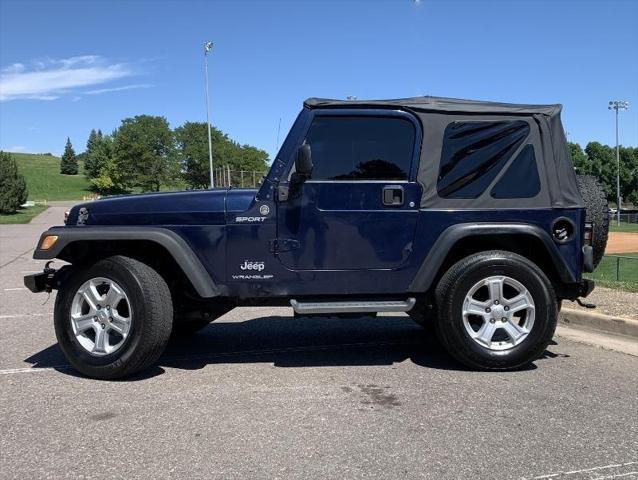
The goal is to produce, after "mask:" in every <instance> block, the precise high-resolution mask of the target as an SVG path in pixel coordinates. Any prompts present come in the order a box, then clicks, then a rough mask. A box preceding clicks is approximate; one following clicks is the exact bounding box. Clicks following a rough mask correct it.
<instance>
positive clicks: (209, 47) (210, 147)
mask: <svg viewBox="0 0 638 480" xmlns="http://www.w3.org/2000/svg"><path fill="white" fill-rule="evenodd" d="M212 49H213V42H206V43H204V75H205V77H206V126H207V127H208V168H209V169H210V188H215V174H214V173H213V140H212V138H211V136H210V102H209V100H208V52H210V51H211V50H212Z"/></svg>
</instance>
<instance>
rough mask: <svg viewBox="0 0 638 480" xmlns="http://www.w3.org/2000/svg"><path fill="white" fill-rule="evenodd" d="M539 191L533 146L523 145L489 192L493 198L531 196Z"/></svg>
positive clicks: (539, 181)
mask: <svg viewBox="0 0 638 480" xmlns="http://www.w3.org/2000/svg"><path fill="white" fill-rule="evenodd" d="M540 191H541V180H540V178H539V176H538V168H537V167H536V155H534V147H533V146H532V145H525V146H524V147H523V150H521V153H519V154H518V156H517V157H516V158H515V159H514V161H513V162H512V163H511V164H510V166H509V167H507V170H506V171H505V173H504V174H503V176H502V177H501V178H500V180H499V181H498V182H497V183H496V185H494V188H492V191H491V192H490V194H491V195H492V197H494V198H532V197H535V196H536V195H538V193H539V192H540Z"/></svg>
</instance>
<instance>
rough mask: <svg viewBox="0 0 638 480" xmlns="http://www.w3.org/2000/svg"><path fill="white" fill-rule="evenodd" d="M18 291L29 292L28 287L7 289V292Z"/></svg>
mask: <svg viewBox="0 0 638 480" xmlns="http://www.w3.org/2000/svg"><path fill="white" fill-rule="evenodd" d="M17 290H27V287H14V288H5V289H4V291H5V292H15V291H17Z"/></svg>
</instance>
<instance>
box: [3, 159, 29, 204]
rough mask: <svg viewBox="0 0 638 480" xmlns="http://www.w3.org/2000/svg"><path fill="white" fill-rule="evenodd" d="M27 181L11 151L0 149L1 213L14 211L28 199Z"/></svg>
mask: <svg viewBox="0 0 638 480" xmlns="http://www.w3.org/2000/svg"><path fill="white" fill-rule="evenodd" d="M27 196H28V191H27V182H26V181H25V180H24V177H23V176H22V174H20V172H18V165H17V164H16V161H15V159H14V158H13V157H12V156H11V154H10V153H6V152H2V151H0V213H14V212H15V211H16V210H17V209H18V208H20V205H22V204H23V203H24V202H26V201H27Z"/></svg>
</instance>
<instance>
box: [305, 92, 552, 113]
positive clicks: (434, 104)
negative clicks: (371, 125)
mask: <svg viewBox="0 0 638 480" xmlns="http://www.w3.org/2000/svg"><path fill="white" fill-rule="evenodd" d="M304 105H305V106H306V107H308V108H320V107H323V108H338V107H348V108H351V107H396V108H407V109H411V110H427V111H430V112H463V113H503V114H528V115H529V114H536V113H538V114H543V115H550V116H551V115H559V114H560V112H561V109H562V106H561V105H559V104H554V105H532V104H523V103H502V102H487V101H483V100H464V99H460V98H447V97H431V96H425V97H411V98H395V99H390V100H333V99H329V98H314V97H313V98H308V99H307V100H306V101H305V102H304Z"/></svg>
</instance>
